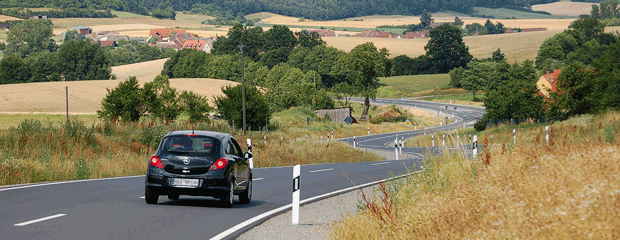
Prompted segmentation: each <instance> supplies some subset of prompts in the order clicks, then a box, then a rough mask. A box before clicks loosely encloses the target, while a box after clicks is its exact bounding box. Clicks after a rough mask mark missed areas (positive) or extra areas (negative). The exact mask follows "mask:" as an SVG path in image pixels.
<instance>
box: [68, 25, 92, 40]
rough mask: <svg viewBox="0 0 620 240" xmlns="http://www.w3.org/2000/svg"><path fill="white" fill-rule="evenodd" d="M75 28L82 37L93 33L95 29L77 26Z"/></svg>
mask: <svg viewBox="0 0 620 240" xmlns="http://www.w3.org/2000/svg"><path fill="white" fill-rule="evenodd" d="M73 29H75V31H77V35H79V36H81V37H86V35H88V34H92V33H93V29H92V28H89V27H84V26H75V27H73Z"/></svg>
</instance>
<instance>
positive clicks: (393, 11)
mask: <svg viewBox="0 0 620 240" xmlns="http://www.w3.org/2000/svg"><path fill="white" fill-rule="evenodd" d="M556 1H557V0H500V1H491V0H444V1H439V0H403V1H382V0H367V1H364V0H324V1H311V0H239V1H226V0H90V1H80V0H58V1H56V0H3V1H2V2H0V7H1V8H15V7H18V8H19V7H26V8H28V7H30V8H34V7H48V8H61V9H66V8H89V9H96V10H107V9H112V10H117V11H126V12H133V13H137V14H142V15H153V14H154V13H158V14H155V15H157V16H158V17H166V18H174V16H173V15H170V14H163V15H162V14H161V13H162V12H166V11H167V9H168V8H169V7H171V8H172V9H174V10H176V11H192V10H193V9H196V8H198V9H205V8H207V9H211V10H213V11H211V14H214V15H216V16H226V15H232V16H239V15H246V14H252V13H257V12H271V13H276V14H281V15H286V16H292V17H300V18H306V19H315V20H334V19H343V18H351V17H361V16H368V15H420V14H422V12H423V11H424V10H425V9H426V10H428V11H430V12H439V11H453V12H459V13H471V12H472V10H473V8H474V7H488V8H512V9H524V10H526V11H527V10H531V9H530V8H531V6H532V5H534V4H542V3H551V2H556ZM588 1H590V2H591V0H588ZM595 1H596V2H600V1H597V0H595ZM198 12H200V11H198Z"/></svg>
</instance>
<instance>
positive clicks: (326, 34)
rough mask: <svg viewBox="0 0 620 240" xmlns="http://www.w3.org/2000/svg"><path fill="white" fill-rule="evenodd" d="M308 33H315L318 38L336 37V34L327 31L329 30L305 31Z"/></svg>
mask: <svg viewBox="0 0 620 240" xmlns="http://www.w3.org/2000/svg"><path fill="white" fill-rule="evenodd" d="M306 31H308V32H311V33H312V32H315V33H317V34H319V37H334V36H336V32H334V31H332V30H329V29H309V30H306Z"/></svg>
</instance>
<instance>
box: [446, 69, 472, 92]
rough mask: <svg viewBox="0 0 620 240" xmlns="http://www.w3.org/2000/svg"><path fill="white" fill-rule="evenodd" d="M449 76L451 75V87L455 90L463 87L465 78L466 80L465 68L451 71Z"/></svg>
mask: <svg viewBox="0 0 620 240" xmlns="http://www.w3.org/2000/svg"><path fill="white" fill-rule="evenodd" d="M449 75H450V86H451V87H453V88H461V87H463V85H462V83H463V78H465V69H464V68H463V67H457V68H455V69H452V70H450V72H449ZM476 91H477V90H476ZM474 94H475V92H474Z"/></svg>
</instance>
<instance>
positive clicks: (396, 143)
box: [394, 137, 398, 160]
mask: <svg viewBox="0 0 620 240" xmlns="http://www.w3.org/2000/svg"><path fill="white" fill-rule="evenodd" d="M394 156H396V160H398V137H396V139H394Z"/></svg>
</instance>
